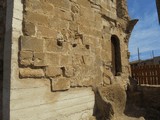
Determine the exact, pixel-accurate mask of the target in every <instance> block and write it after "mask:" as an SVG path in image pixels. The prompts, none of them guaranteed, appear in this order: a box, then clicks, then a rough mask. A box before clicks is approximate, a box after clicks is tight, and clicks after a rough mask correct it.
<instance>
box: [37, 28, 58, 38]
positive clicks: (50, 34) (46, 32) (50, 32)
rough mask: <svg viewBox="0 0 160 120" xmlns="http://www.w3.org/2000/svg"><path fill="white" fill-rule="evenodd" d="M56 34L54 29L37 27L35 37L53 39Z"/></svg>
mask: <svg viewBox="0 0 160 120" xmlns="http://www.w3.org/2000/svg"><path fill="white" fill-rule="evenodd" d="M56 34H57V32H56V30H55V29H51V28H48V27H44V26H37V35H38V36H41V37H43V38H55V36H56Z"/></svg>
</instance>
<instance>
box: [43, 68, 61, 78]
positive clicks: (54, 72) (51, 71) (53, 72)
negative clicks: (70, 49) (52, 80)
mask: <svg viewBox="0 0 160 120" xmlns="http://www.w3.org/2000/svg"><path fill="white" fill-rule="evenodd" d="M45 73H46V76H47V77H58V76H61V75H62V69H61V68H60V67H53V66H48V67H47V68H46V71H45Z"/></svg>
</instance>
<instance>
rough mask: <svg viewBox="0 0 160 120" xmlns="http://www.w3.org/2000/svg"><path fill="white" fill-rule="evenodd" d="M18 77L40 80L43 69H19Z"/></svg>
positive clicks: (42, 75)
mask: <svg viewBox="0 0 160 120" xmlns="http://www.w3.org/2000/svg"><path fill="white" fill-rule="evenodd" d="M19 75H20V77H22V78H41V77H44V72H43V69H31V68H21V69H20V70H19Z"/></svg>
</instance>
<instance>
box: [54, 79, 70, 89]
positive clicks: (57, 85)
mask: <svg viewBox="0 0 160 120" xmlns="http://www.w3.org/2000/svg"><path fill="white" fill-rule="evenodd" d="M69 88H70V80H69V79H67V78H57V79H52V91H62V90H68V89H69Z"/></svg>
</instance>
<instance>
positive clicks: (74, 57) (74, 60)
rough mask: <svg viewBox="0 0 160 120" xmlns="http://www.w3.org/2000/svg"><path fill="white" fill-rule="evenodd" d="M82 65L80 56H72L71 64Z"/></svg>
mask: <svg viewBox="0 0 160 120" xmlns="http://www.w3.org/2000/svg"><path fill="white" fill-rule="evenodd" d="M83 63H84V61H83V58H82V55H79V54H74V56H73V64H74V65H82V64H83Z"/></svg>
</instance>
